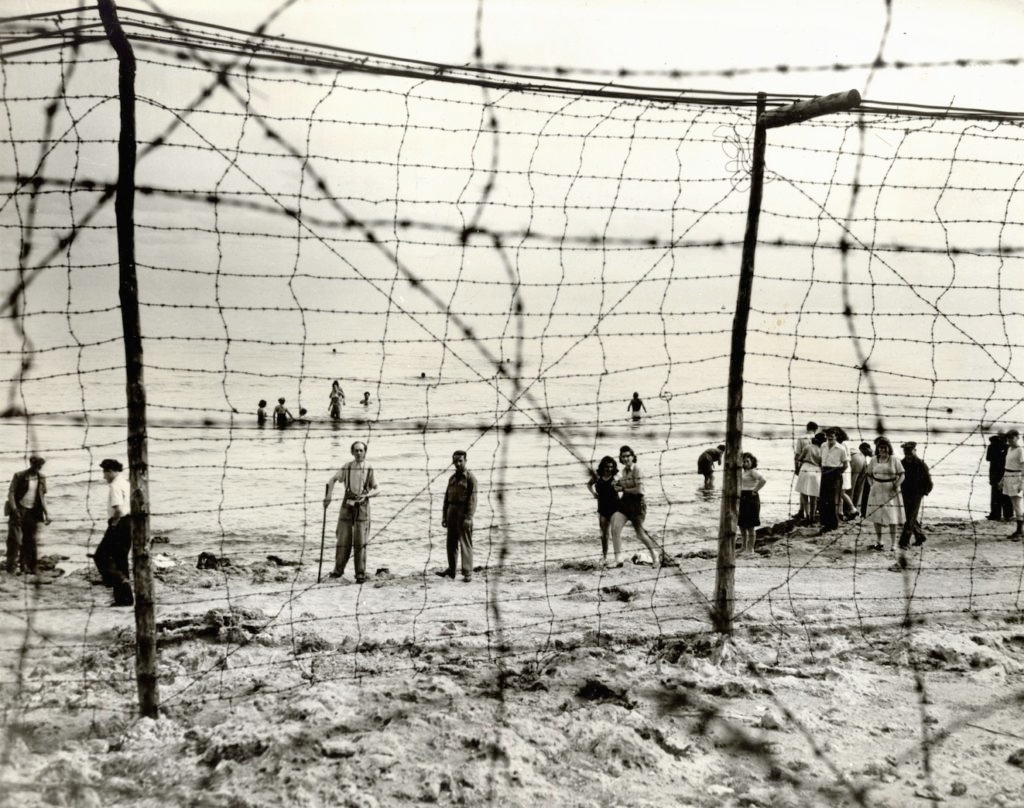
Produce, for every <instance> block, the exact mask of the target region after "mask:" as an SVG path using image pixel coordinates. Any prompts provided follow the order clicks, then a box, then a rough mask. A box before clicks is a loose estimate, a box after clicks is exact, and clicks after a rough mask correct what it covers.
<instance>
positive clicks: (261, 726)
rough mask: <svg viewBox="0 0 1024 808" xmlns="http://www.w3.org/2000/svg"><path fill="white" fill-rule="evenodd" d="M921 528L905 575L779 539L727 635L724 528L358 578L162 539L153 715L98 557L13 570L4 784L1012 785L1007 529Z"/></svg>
mask: <svg viewBox="0 0 1024 808" xmlns="http://www.w3.org/2000/svg"><path fill="white" fill-rule="evenodd" d="M928 528H929V529H930V533H929V535H930V538H929V541H928V542H927V544H926V545H925V546H924V548H923V551H915V552H913V553H911V554H910V555H909V556H908V562H909V563H908V566H907V570H906V572H905V573H899V572H893V571H890V570H889V565H890V564H891V563H892V562H891V559H890V558H888V557H887V554H886V553H875V552H871V551H868V550H864V549H863V547H865V546H866V545H867V544H868V542H867V541H866V538H867V535H868V534H867V530H868V529H867V528H866V527H864V528H859V526H855V525H853V524H850V525H845V526H844V527H843V529H842V530H841V531H839V533H838V534H836V535H834V536H833V535H829V536H826V537H819V536H816V535H814V533H813V532H812V531H811V530H810V529H798V530H796V531H794V532H791V533H790V534H788V535H786V536H783V537H772V538H771V539H770V540H768V541H766V542H764V543H763V544H762V545H761V546H759V549H758V552H757V553H756V554H755V555H753V556H750V557H746V558H744V557H742V556H741V557H740V559H739V560H738V565H737V574H736V593H737V617H736V621H735V631H734V634H733V636H732V637H731V638H730V639H729V640H728V641H727V642H721V641H720V639H719V637H718V636H717V635H715V634H714V633H712V632H711V630H710V624H709V621H708V617H707V612H706V603H705V602H704V596H706V595H707V594H709V593H710V592H711V591H712V590H713V583H714V568H715V561H714V558H713V554H714V543H713V542H711V541H708V542H705V543H704V545H705V546H702V547H700V548H697V549H695V550H694V551H693V552H689V553H686V554H684V555H682V556H680V557H677V558H675V559H673V562H674V566H669V567H666V568H662V569H660V570H655V569H652V568H651V567H650V566H647V565H638V564H634V563H631V562H627V563H626V564H625V565H624V566H623V567H622V568H618V569H610V570H604V569H602V568H600V567H599V566H598V565H597V564H595V563H591V562H586V561H585V562H577V561H568V562H552V563H548V564H538V565H536V566H530V567H510V568H504V569H503V568H501V567H499V566H497V565H494V564H492V565H491V566H490V567H486V568H481V569H479V570H478V571H477V574H476V575H475V576H474V580H473V581H472V582H470V583H464V582H462V581H461V580H457V581H451V580H448V579H442V578H439V577H438V576H436V575H435V574H434V572H435V571H434V570H432V569H425V570H424V571H423V574H421V575H415V576H405V577H396V576H392V575H390V574H389V573H387V572H379V573H378V574H377V575H376V576H374V577H373V579H372V580H371V582H368V583H367V584H365V585H363V586H358V585H356V584H354V583H350V582H345V581H341V582H338V581H334V580H331V581H327V580H325V581H324V582H323V583H321V584H319V585H318V584H317V583H316V565H315V564H312V565H310V564H298V563H296V562H295V560H294V559H287V558H278V557H274V558H273V559H267V560H266V561H264V562H250V563H245V564H232V565H228V566H226V567H225V568H223V569H219V570H198V569H196V559H194V558H184V557H180V558H179V557H175V556H173V555H172V554H168V553H158V555H157V556H156V562H157V563H156V565H157V589H156V596H157V600H158V608H157V616H158V636H159V659H160V667H159V670H160V699H161V715H160V717H159V719H157V720H151V719H139V718H137V716H136V705H137V699H136V684H135V677H134V656H133V654H134V650H133V637H134V620H133V614H132V611H131V610H130V609H115V608H111V607H110V606H108V605H107V599H108V597H109V596H108V594H107V591H106V590H105V589H104V588H103V587H100V586H95V585H93V584H91V583H90V577H91V571H90V570H88V569H84V568H79V569H77V570H75V571H73V572H72V573H70V574H67V575H64V574H60V563H59V562H58V564H57V569H56V570H54V571H52V572H48V573H44V574H42V575H40V576H39V579H38V581H37V582H36V581H29V580H27V579H22V578H11V577H4V578H3V582H2V586H0V598H2V608H3V610H4V615H5V617H4V621H3V625H4V627H5V628H4V643H3V651H4V668H5V672H4V680H5V687H4V710H5V713H4V715H5V731H6V737H5V747H4V757H3V766H2V770H0V792H2V794H3V796H2V797H0V804H2V805H4V806H8V805H9V806H15V805H17V806H36V805H40V806H42V805H68V806H108V805H132V806H158V805H159V806H179V805H180V806H186V805H187V806H211V807H213V806H218V807H219V806H223V807H224V808H229V807H231V808H233V807H236V806H253V808H255V806H278V805H303V806H386V805H401V804H408V805H427V804H439V805H502V806H506V805H507V806H532V805H537V804H540V803H546V804H549V805H566V806H595V807H596V806H620V805H623V806H624V805H629V806H662V805H680V806H721V805H726V806H733V805H735V806H818V805H858V804H860V805H872V806H903V805H912V804H917V803H921V804H927V803H928V802H932V804H938V803H940V802H943V803H950V804H953V805H957V804H961V805H1003V806H1011V805H1024V720H1022V719H1021V698H1022V692H1024V690H1022V688H1024V676H1022V670H1024V614H1022V612H1021V604H1022V597H1021V596H1022V588H1021V579H1020V569H1021V555H1022V545H1021V544H1019V543H1012V542H1009V541H1007V540H1006V539H1005V534H1007V533H1008V532H1009V531H1008V529H1007V528H1006V526H1005V525H1003V524H998V523H996V524H994V523H954V522H949V523H942V524H932V525H929V526H928ZM859 530H863V532H862V533H861V534H860V537H859V540H858V532H859ZM155 549H156V550H157V551H159V549H160V548H159V547H156V548H155ZM371 566H372V558H371ZM907 596H909V600H908V597H907ZM908 604H909V605H908ZM26 617H27V618H28V622H26Z"/></svg>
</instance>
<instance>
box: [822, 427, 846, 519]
mask: <svg viewBox="0 0 1024 808" xmlns="http://www.w3.org/2000/svg"><path fill="white" fill-rule="evenodd" d="M849 465H850V455H849V452H848V451H847V449H846V447H845V446H843V444H841V443H839V442H838V441H836V431H835V430H834V429H826V430H825V443H823V444H822V446H821V488H820V490H819V493H818V507H819V510H820V511H821V531H820V532H821V533H828V532H829V531H830V530H835V529H836V528H837V527H839V516H838V514H837V513H836V504H837V502H838V500H839V492H840V491H842V490H843V472H844V471H846V469H847V467H848V466H849Z"/></svg>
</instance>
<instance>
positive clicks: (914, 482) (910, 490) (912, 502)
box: [900, 440, 932, 548]
mask: <svg viewBox="0 0 1024 808" xmlns="http://www.w3.org/2000/svg"><path fill="white" fill-rule="evenodd" d="M901 446H902V447H903V474H904V476H903V482H902V484H901V485H900V490H901V491H902V492H903V508H904V511H905V514H906V519H907V521H906V522H904V523H903V532H902V534H900V547H904V548H906V547H909V546H910V537H911V535H913V537H914V546H915V547H920V546H921V545H922V544H924V542H925V535H924V531H923V530H921V522H920V520H919V519H918V515H919V514H920V512H921V500H923V499H924V498H925V497H926V496H927V495H928V494H930V493H931V492H932V476H931V474H930V473H929V471H928V466H926V465H925V462H924V461H923V460H922V459H921V458H919V457H918V456H917V454H916V453H915V450H916V449H917V444H916V443H914V441H912V440H911V441H907V442H906V443H904V444H901Z"/></svg>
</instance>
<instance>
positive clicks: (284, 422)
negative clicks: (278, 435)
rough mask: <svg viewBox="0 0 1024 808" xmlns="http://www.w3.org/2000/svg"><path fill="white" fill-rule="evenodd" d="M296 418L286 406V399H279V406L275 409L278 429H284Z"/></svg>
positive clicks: (275, 420)
mask: <svg viewBox="0 0 1024 808" xmlns="http://www.w3.org/2000/svg"><path fill="white" fill-rule="evenodd" d="M294 420H295V418H294V417H292V414H291V413H290V412H289V411H288V408H287V407H286V406H285V405H284V399H283V398H279V399H278V400H277V406H276V407H274V426H276V427H277V428H278V429H284V428H285V427H286V426H288V424H290V423H291V422H292V421H294Z"/></svg>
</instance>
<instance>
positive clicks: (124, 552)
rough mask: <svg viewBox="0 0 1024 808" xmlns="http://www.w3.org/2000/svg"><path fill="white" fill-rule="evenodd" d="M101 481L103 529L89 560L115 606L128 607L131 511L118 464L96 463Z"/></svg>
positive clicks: (130, 594) (129, 594)
mask: <svg viewBox="0 0 1024 808" xmlns="http://www.w3.org/2000/svg"><path fill="white" fill-rule="evenodd" d="M100 468H101V469H103V479H104V480H106V481H107V530H106V532H105V533H104V534H103V538H102V539H101V540H100V543H99V546H98V547H97V548H96V552H95V553H94V554H93V561H94V562H95V563H96V569H98V570H99V571H100V577H101V578H102V579H103V584H104V586H109V587H112V588H113V590H114V605H115V606H131V605H132V603H133V602H134V598H133V597H132V586H131V583H130V582H129V578H128V553H129V551H130V550H131V548H132V530H131V520H130V519H129V518H128V517H129V515H130V514H131V512H132V507H131V501H130V491H129V488H128V480H126V479H125V478H124V476H123V475H122V474H121V472H122V471H123V469H124V467H123V466H122V465H121V463H120V461H117V460H110V459H107V460H104V461H102V462H101V463H100Z"/></svg>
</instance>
